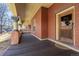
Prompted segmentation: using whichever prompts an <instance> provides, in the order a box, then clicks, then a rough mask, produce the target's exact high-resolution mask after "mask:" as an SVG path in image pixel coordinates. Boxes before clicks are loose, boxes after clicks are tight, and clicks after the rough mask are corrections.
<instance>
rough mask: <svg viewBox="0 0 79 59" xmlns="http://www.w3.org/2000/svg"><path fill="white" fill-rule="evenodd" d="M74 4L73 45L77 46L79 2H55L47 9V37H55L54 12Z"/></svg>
mask: <svg viewBox="0 0 79 59" xmlns="http://www.w3.org/2000/svg"><path fill="white" fill-rule="evenodd" d="M71 6H75V7H76V8H75V28H74V29H75V46H77V47H79V4H78V3H77V4H71V3H69V4H68V3H67V4H66V3H57V4H53V5H52V6H51V7H50V8H49V9H48V37H49V38H52V39H55V37H56V31H55V30H56V28H55V27H56V13H58V12H61V11H62V10H64V9H66V8H69V7H71Z"/></svg>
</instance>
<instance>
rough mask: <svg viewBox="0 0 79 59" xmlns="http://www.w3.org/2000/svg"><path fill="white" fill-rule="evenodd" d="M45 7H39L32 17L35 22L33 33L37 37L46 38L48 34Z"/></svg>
mask: <svg viewBox="0 0 79 59" xmlns="http://www.w3.org/2000/svg"><path fill="white" fill-rule="evenodd" d="M47 11H48V10H47V8H44V7H41V8H40V9H39V10H38V12H37V13H36V14H35V16H34V17H33V20H35V22H36V27H35V28H36V31H35V32H34V34H35V35H36V36H38V37H39V38H47V36H48V12H47Z"/></svg>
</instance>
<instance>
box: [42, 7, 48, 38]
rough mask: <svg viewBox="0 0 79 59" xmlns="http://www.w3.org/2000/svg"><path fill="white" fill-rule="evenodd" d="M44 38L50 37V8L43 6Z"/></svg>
mask: <svg viewBox="0 0 79 59" xmlns="http://www.w3.org/2000/svg"><path fill="white" fill-rule="evenodd" d="M41 17H42V19H41V23H42V25H41V26H42V28H41V30H42V38H47V37H48V9H47V8H43V7H42V16H41Z"/></svg>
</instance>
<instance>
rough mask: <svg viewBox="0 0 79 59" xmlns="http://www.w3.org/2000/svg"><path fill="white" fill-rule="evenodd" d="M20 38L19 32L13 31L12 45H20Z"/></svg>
mask: <svg viewBox="0 0 79 59" xmlns="http://www.w3.org/2000/svg"><path fill="white" fill-rule="evenodd" d="M20 36H21V34H20V32H19V31H13V32H12V33H11V45H16V44H19V42H20Z"/></svg>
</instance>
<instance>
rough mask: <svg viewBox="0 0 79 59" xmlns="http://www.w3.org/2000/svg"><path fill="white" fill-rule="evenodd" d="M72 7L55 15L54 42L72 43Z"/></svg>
mask: <svg viewBox="0 0 79 59" xmlns="http://www.w3.org/2000/svg"><path fill="white" fill-rule="evenodd" d="M74 14H75V13H74V6H72V7H70V8H68V9H65V10H63V11H61V12H59V13H57V14H56V40H59V41H62V42H65V43H71V44H72V43H74V41H75V40H74V38H75V35H74V23H75V22H74V19H75V17H74Z"/></svg>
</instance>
